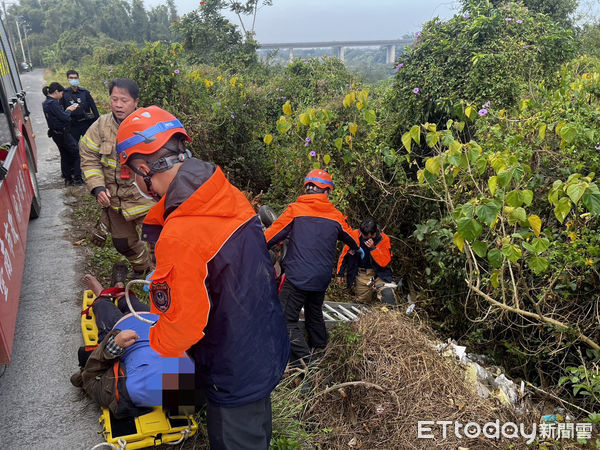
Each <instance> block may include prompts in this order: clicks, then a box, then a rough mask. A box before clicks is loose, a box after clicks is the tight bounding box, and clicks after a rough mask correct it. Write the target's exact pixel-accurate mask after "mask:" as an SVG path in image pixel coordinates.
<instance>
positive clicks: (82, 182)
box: [73, 178, 85, 186]
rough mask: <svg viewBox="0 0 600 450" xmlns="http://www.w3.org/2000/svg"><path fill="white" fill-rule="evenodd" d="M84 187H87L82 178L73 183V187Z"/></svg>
mask: <svg viewBox="0 0 600 450" xmlns="http://www.w3.org/2000/svg"><path fill="white" fill-rule="evenodd" d="M83 185H85V181H83V180H82V179H81V178H78V179H76V180H74V181H73V186H83Z"/></svg>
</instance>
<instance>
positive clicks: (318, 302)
mask: <svg viewBox="0 0 600 450" xmlns="http://www.w3.org/2000/svg"><path fill="white" fill-rule="evenodd" d="M279 300H280V301H281V307H282V309H283V315H284V317H285V320H286V322H287V327H288V332H289V334H290V343H291V352H290V361H292V362H293V361H296V360H298V359H300V358H302V359H304V362H305V363H309V362H310V355H311V350H312V349H323V348H325V346H326V345H327V329H326V328H325V320H324V319H323V310H322V308H323V301H324V300H325V291H316V292H313V291H303V290H302V289H298V288H297V287H296V286H294V285H293V284H292V283H290V282H289V281H288V280H285V282H284V283H283V286H282V288H281V292H280V293H279ZM302 308H304V328H305V329H303V327H302V326H301V324H300V322H299V319H300V310H301V309H302ZM305 331H306V335H307V336H308V342H306V339H305V337H304V335H305Z"/></svg>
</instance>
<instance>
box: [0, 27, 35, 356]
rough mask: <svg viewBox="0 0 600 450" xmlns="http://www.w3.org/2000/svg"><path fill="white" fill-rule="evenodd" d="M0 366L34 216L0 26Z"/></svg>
mask: <svg viewBox="0 0 600 450" xmlns="http://www.w3.org/2000/svg"><path fill="white" fill-rule="evenodd" d="M0 44H1V45H0V364H7V363H8V362H9V361H10V354H11V349H12V344H13V337H14V331H15V324H16V320H17V310H18V306H19V295H20V291H21V281H22V278H23V269H24V265H25V245H26V241H27V228H28V225H29V219H30V217H31V218H35V217H37V216H38V215H39V212H40V195H39V188H38V185H37V179H36V172H37V166H36V161H37V159H36V156H37V155H36V147H35V140H34V138H35V136H34V134H33V131H32V128H31V121H30V120H29V110H28V109H27V104H26V100H25V91H24V90H23V87H22V85H21V80H20V78H19V71H18V67H17V64H16V61H15V58H14V55H13V52H12V50H11V47H10V44H9V41H8V37H7V34H6V29H5V28H4V26H3V24H2V23H0Z"/></svg>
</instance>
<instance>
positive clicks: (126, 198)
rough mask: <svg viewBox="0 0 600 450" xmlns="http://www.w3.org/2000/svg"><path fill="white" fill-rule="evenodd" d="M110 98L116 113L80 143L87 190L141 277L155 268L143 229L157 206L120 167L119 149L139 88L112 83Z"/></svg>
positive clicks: (128, 82)
mask: <svg viewBox="0 0 600 450" xmlns="http://www.w3.org/2000/svg"><path fill="white" fill-rule="evenodd" d="M109 94H110V104H111V109H112V112H111V113H109V114H103V115H101V116H100V118H99V119H98V120H97V121H96V122H94V123H93V124H92V126H90V128H88V130H87V132H86V134H85V135H84V136H83V137H82V138H81V140H80V142H79V151H80V155H81V169H82V172H83V176H84V179H85V182H86V184H87V187H88V188H89V190H90V191H91V193H92V194H93V195H94V196H95V197H96V200H97V201H98V203H99V204H100V205H102V206H103V207H104V208H103V210H102V217H101V223H102V224H103V225H104V226H105V227H106V228H107V229H108V231H109V232H110V234H111V235H112V240H113V245H114V247H115V249H116V250H117V251H118V252H119V253H121V254H122V255H123V256H125V257H126V258H127V259H128V260H129V263H130V264H131V267H132V268H133V270H134V272H136V273H137V274H140V273H142V272H146V271H149V270H150V269H151V268H152V260H151V257H150V252H149V251H148V247H147V245H146V244H145V243H144V242H143V241H141V240H140V235H139V228H140V227H141V225H142V222H143V221H144V217H145V216H146V213H147V212H148V210H150V208H151V207H152V206H153V205H154V204H155V202H154V201H153V200H149V199H146V198H144V197H142V195H141V194H140V192H139V190H138V189H137V187H136V186H135V184H134V183H133V181H134V177H133V176H132V174H131V173H130V172H129V168H128V167H126V166H121V164H120V163H119V160H118V158H117V157H116V147H115V146H116V142H117V130H118V129H119V125H120V123H121V121H123V119H125V118H126V117H127V116H128V115H129V114H131V113H132V112H133V111H135V109H136V108H137V105H138V101H139V88H138V86H137V84H136V83H135V82H134V81H132V80H129V79H127V78H118V79H115V80H113V81H112V82H111V83H110V85H109Z"/></svg>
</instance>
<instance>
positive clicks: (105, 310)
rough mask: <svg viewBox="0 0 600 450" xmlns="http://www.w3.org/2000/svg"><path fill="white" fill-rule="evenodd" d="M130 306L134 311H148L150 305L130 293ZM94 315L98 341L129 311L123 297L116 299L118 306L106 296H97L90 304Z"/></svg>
mask: <svg viewBox="0 0 600 450" xmlns="http://www.w3.org/2000/svg"><path fill="white" fill-rule="evenodd" d="M129 299H130V300H131V306H133V309H135V310H136V312H150V306H148V305H146V304H144V303H142V302H140V301H139V300H138V299H137V298H136V297H135V295H130V296H129ZM92 309H93V310H94V316H95V318H96V326H97V327H98V342H102V340H103V339H104V338H105V337H106V335H107V334H108V332H109V331H110V330H112V329H113V328H114V326H115V324H116V323H117V322H118V321H119V320H120V319H121V318H122V317H123V316H124V315H126V314H129V313H130V312H131V311H130V310H129V307H128V306H127V301H126V300H125V297H121V298H120V299H119V301H118V306H117V305H115V304H114V303H113V301H112V300H111V299H109V298H108V297H100V298H98V299H97V300H96V301H95V302H94V304H93V305H92Z"/></svg>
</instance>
